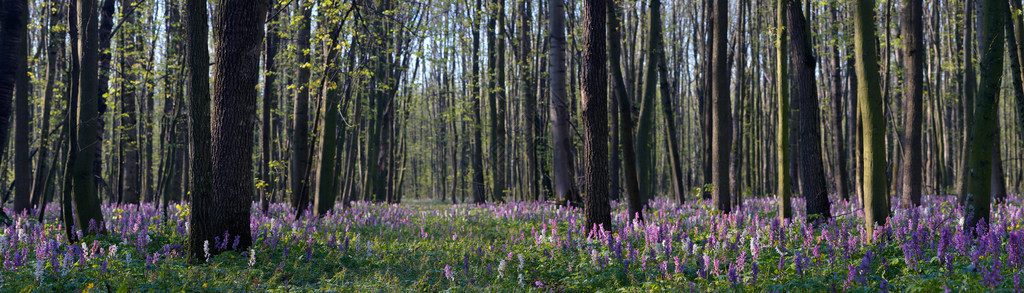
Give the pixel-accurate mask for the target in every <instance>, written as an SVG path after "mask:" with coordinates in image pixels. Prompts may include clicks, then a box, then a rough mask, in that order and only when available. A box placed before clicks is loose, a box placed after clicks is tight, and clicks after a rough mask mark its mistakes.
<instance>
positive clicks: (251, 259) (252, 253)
mask: <svg viewBox="0 0 1024 293" xmlns="http://www.w3.org/2000/svg"><path fill="white" fill-rule="evenodd" d="M254 265H256V250H255V249H252V248H249V267H250V268H251V267H252V266H254Z"/></svg>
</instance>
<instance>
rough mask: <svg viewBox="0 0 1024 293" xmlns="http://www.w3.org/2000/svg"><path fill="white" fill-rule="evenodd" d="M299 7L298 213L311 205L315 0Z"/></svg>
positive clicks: (295, 180)
mask: <svg viewBox="0 0 1024 293" xmlns="http://www.w3.org/2000/svg"><path fill="white" fill-rule="evenodd" d="M299 9H300V10H301V11H302V12H301V15H300V16H298V17H299V20H298V21H299V29H298V36H297V38H298V40H297V44H298V48H297V52H296V53H298V64H296V66H298V68H297V69H296V71H297V72H298V73H297V75H298V81H297V84H296V86H297V90H296V92H295V99H294V104H293V113H292V116H293V117H292V119H293V120H292V131H293V132H292V166H291V167H292V168H291V176H290V178H291V183H292V208H294V209H296V215H301V214H302V213H303V211H305V210H306V206H308V205H309V189H308V186H309V185H308V182H307V178H309V174H308V169H309V161H308V160H309V86H310V85H309V68H310V66H311V65H310V63H309V51H310V49H309V47H310V40H309V33H310V27H311V25H310V18H312V13H313V5H312V4H311V1H301V2H299Z"/></svg>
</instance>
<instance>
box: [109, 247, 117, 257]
mask: <svg viewBox="0 0 1024 293" xmlns="http://www.w3.org/2000/svg"><path fill="white" fill-rule="evenodd" d="M114 256H117V244H114V245H111V246H110V249H109V250H107V257H109V258H113V257H114Z"/></svg>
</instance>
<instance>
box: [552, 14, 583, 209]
mask: <svg viewBox="0 0 1024 293" xmlns="http://www.w3.org/2000/svg"><path fill="white" fill-rule="evenodd" d="M564 6H565V4H564V3H563V2H562V1H557V0H554V1H550V0H549V1H548V9H549V10H550V12H549V13H548V26H549V29H550V34H551V50H550V51H549V52H548V54H549V59H548V60H549V63H548V75H549V77H550V78H551V83H550V86H551V90H550V94H551V97H550V98H551V100H550V101H549V104H548V105H549V106H550V115H551V136H552V139H553V140H554V143H553V145H554V157H555V162H554V163H555V167H554V171H555V172H554V173H555V195H556V197H557V198H558V200H560V201H562V202H565V203H574V202H577V196H578V195H577V194H576V184H575V181H576V180H575V178H574V176H573V174H574V173H575V172H574V171H573V169H574V168H573V159H572V141H571V139H572V134H571V133H570V132H569V119H570V117H569V99H568V96H566V90H565V7H564Z"/></svg>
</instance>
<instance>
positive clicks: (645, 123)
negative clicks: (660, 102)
mask: <svg viewBox="0 0 1024 293" xmlns="http://www.w3.org/2000/svg"><path fill="white" fill-rule="evenodd" d="M647 14H648V17H647V24H648V35H647V46H646V47H645V48H644V50H646V55H647V68H646V69H645V71H644V85H643V98H642V99H643V100H641V101H640V119H639V121H638V125H637V129H636V143H637V146H636V158H637V171H638V172H639V174H637V176H638V177H639V180H640V197H641V198H642V199H643V201H642V202H643V203H646V201H648V200H650V199H651V198H653V197H654V190H655V187H656V184H655V180H654V179H655V175H656V174H655V164H654V163H655V161H654V150H655V146H656V145H657V144H656V143H655V141H656V139H655V137H654V134H655V132H654V116H655V115H656V114H657V113H656V112H655V111H654V108H655V107H657V103H655V99H656V98H657V96H658V63H659V62H662V58H661V55H662V54H663V53H662V51H663V50H662V45H661V43H662V33H661V30H662V27H661V1H660V0H651V2H649V3H648V7H647ZM726 95H728V94H726ZM642 208H643V207H639V208H638V209H642ZM630 216H632V215H630Z"/></svg>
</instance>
